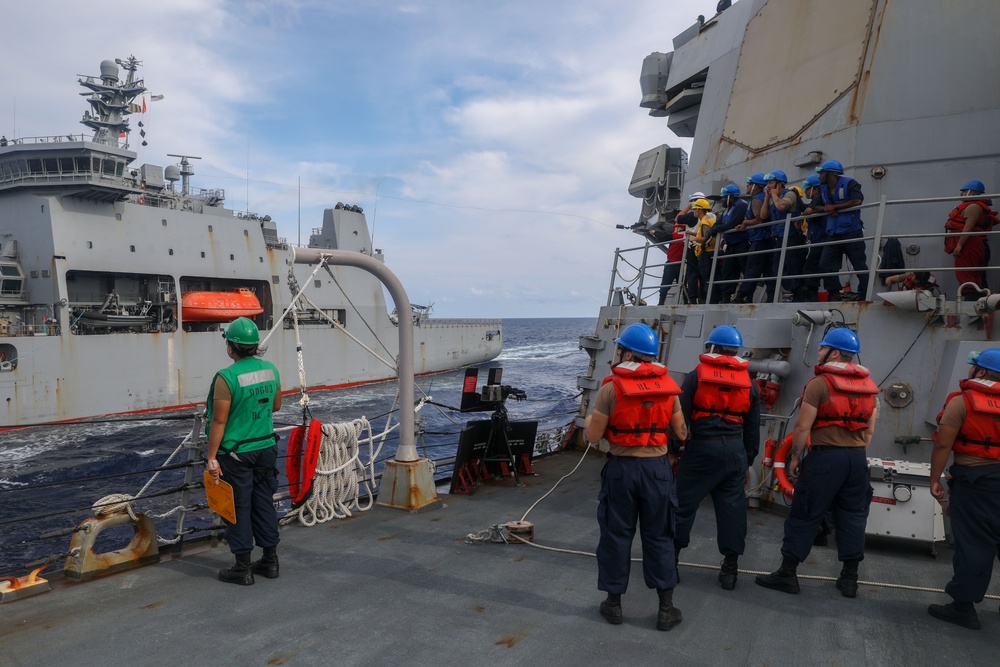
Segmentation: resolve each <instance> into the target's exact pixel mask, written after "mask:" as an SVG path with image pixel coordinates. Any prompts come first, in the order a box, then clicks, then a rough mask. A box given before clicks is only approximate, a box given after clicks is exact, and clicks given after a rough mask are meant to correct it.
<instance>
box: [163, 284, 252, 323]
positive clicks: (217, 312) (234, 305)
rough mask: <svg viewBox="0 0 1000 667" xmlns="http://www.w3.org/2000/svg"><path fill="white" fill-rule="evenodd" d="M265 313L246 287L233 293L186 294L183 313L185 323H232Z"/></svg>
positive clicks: (183, 296) (184, 294) (182, 305)
mask: <svg viewBox="0 0 1000 667" xmlns="http://www.w3.org/2000/svg"><path fill="white" fill-rule="evenodd" d="M263 312H264V309H263V308H262V307H261V305H260V301H258V300H257V297H256V296H255V295H254V293H253V292H251V291H250V290H248V289H247V288H246V287H239V288H237V289H235V290H233V291H231V292H184V293H183V294H181V313H182V315H183V317H184V321H185V322H232V321H233V320H235V319H236V318H237V317H255V316H257V315H260V314H261V313H263Z"/></svg>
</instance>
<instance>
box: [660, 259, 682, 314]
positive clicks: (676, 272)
mask: <svg viewBox="0 0 1000 667" xmlns="http://www.w3.org/2000/svg"><path fill="white" fill-rule="evenodd" d="M680 275H681V263H680V262H667V263H666V264H664V265H663V277H662V278H660V305H661V306H662V305H663V304H665V303H666V302H667V297H668V296H669V295H670V285H672V284H673V283H675V282H677V279H678V278H680Z"/></svg>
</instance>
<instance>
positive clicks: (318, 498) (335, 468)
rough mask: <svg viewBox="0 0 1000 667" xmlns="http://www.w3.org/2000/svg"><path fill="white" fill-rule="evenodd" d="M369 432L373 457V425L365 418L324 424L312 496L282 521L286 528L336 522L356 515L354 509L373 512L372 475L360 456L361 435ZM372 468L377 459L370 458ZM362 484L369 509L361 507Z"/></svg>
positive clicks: (370, 452) (369, 449)
mask: <svg viewBox="0 0 1000 667" xmlns="http://www.w3.org/2000/svg"><path fill="white" fill-rule="evenodd" d="M366 431H367V433H368V438H367V441H368V451H369V454H372V436H371V424H369V423H368V420H367V419H365V418H364V417H361V418H360V419H355V420H354V421H350V422H342V423H337V424H323V440H322V442H321V444H320V451H319V460H318V462H317V464H316V476H315V478H314V479H313V485H312V494H311V495H310V496H309V499H308V500H307V501H306V502H305V503H303V504H302V505H301V506H299V507H298V508H296V509H294V510H292V511H291V512H289V513H288V514H286V515H285V516H284V517H283V518H282V519H281V523H282V525H284V524H288V523H291V522H292V521H294V520H296V519H298V521H299V523H301V524H302V525H303V526H314V525H316V524H317V523H326V522H327V521H330V520H332V519H344V518H347V517H349V516H353V514H352V510H355V511H359V512H365V511H367V510H369V509H371V507H372V505H373V504H374V500H373V497H374V494H373V493H372V492H371V487H370V483H369V481H368V480H369V476H368V475H366V474H365V473H366V472H367V470H366V467H365V465H364V464H362V463H361V459H360V456H359V452H360V445H359V442H360V436H361V434H362V433H364V432H366ZM368 466H369V468H372V467H373V466H374V457H371V456H370V457H369V463H368ZM372 472H374V471H372ZM359 474H360V477H359ZM361 484H363V485H364V486H365V488H366V489H367V491H368V504H367V505H366V506H365V507H361V505H360V503H359V489H358V487H359V485H361Z"/></svg>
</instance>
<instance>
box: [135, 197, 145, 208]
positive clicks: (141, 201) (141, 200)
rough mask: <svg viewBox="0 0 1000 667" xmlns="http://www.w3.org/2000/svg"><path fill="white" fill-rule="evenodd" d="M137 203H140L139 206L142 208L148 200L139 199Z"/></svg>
mask: <svg viewBox="0 0 1000 667" xmlns="http://www.w3.org/2000/svg"><path fill="white" fill-rule="evenodd" d="M137 201H138V202H139V205H140V206H142V205H143V204H145V203H146V198H145V197H139V199H138V200H137Z"/></svg>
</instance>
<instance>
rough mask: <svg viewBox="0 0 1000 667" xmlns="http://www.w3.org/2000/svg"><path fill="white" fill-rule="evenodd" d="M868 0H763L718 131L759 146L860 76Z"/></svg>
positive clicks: (818, 110) (784, 135)
mask: <svg viewBox="0 0 1000 667" xmlns="http://www.w3.org/2000/svg"><path fill="white" fill-rule="evenodd" d="M874 4H875V3H874V2H873V0H852V1H850V2H801V1H800V0H769V1H768V2H767V3H766V4H765V5H764V6H763V7H762V8H761V9H760V11H759V12H758V13H757V14H756V16H754V17H753V19H751V20H750V23H749V24H748V25H747V29H746V38H745V41H744V42H743V47H742V51H741V53H740V62H739V67H738V68H737V70H736V80H735V82H734V83H733V91H732V95H731V97H730V99H729V111H728V113H727V115H726V122H725V128H724V130H723V137H724V138H725V139H726V140H728V141H731V142H734V143H736V144H739V145H741V146H745V147H747V148H749V149H750V150H752V151H759V150H762V149H764V148H767V147H769V146H774V145H776V144H779V143H782V142H785V141H788V140H790V139H792V138H793V137H795V136H797V135H799V134H800V133H801V132H802V131H803V130H805V129H806V128H807V127H808V126H809V125H810V124H811V123H812V122H813V121H814V120H815V119H816V118H818V117H819V116H820V115H821V114H822V113H823V111H824V110H825V109H827V108H828V107H830V106H831V105H832V104H833V103H834V102H836V101H837V100H838V99H840V98H841V97H843V96H844V95H845V94H846V93H848V92H849V91H851V90H852V89H853V87H854V85H855V84H856V83H857V81H858V78H859V76H860V72H861V67H862V63H863V59H864V55H865V47H866V43H867V41H868V27H869V23H870V17H871V14H872V11H873V8H874Z"/></svg>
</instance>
